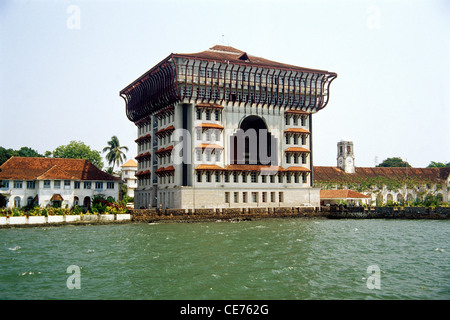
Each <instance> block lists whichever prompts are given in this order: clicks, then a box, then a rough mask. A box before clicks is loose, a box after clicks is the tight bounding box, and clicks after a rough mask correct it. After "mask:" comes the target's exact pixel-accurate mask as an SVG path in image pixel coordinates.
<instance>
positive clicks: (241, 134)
mask: <svg viewBox="0 0 450 320" xmlns="http://www.w3.org/2000/svg"><path fill="white" fill-rule="evenodd" d="M230 146H231V153H230V162H231V164H258V165H277V163H278V161H277V153H276V150H277V148H276V146H277V139H276V138H275V137H273V136H272V135H271V134H270V132H269V130H268V128H267V125H266V123H265V122H264V120H263V119H262V118H261V117H258V116H254V115H251V116H248V117H246V118H244V119H243V120H242V122H241V125H240V126H239V129H238V130H237V132H236V133H235V134H233V135H232V136H231V137H230ZM272 151H273V152H272Z"/></svg>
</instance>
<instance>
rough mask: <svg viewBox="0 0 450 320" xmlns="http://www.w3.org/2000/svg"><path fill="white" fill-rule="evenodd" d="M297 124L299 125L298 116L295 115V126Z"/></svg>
mask: <svg viewBox="0 0 450 320" xmlns="http://www.w3.org/2000/svg"><path fill="white" fill-rule="evenodd" d="M297 125H298V117H297V116H294V126H297Z"/></svg>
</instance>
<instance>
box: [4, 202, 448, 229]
mask: <svg viewBox="0 0 450 320" xmlns="http://www.w3.org/2000/svg"><path fill="white" fill-rule="evenodd" d="M129 212H130V213H128V214H106V215H101V214H99V215H74V216H71V215H67V216H48V217H46V216H12V217H0V229H6V228H28V227H49V226H51V227H53V226H64V225H101V224H117V223H120V224H123V223H155V222H158V223H195V222H222V221H223V222H230V223H233V222H241V221H254V220H262V219H280V218H304V219H305V218H306V219H309V218H315V219H316V218H321V219H330V220H332V219H415V220H419V219H427V220H448V219H450V207H437V208H426V207H404V208H394V207H371V208H363V207H349V208H343V207H321V208H311V207H277V208H233V209H227V208H225V209H196V210H192V209H163V210H157V209H131V210H130V211H129Z"/></svg>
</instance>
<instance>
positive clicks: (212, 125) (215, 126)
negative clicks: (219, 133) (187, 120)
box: [195, 123, 223, 129]
mask: <svg viewBox="0 0 450 320" xmlns="http://www.w3.org/2000/svg"><path fill="white" fill-rule="evenodd" d="M195 127H196V128H202V129H223V126H221V125H220V124H216V123H200V124H198V125H196V126H195Z"/></svg>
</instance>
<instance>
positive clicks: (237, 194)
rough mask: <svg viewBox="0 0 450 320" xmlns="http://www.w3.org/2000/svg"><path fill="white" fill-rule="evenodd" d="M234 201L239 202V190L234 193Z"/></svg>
mask: <svg viewBox="0 0 450 320" xmlns="http://www.w3.org/2000/svg"><path fill="white" fill-rule="evenodd" d="M234 202H235V203H238V202H239V192H235V193H234Z"/></svg>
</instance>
